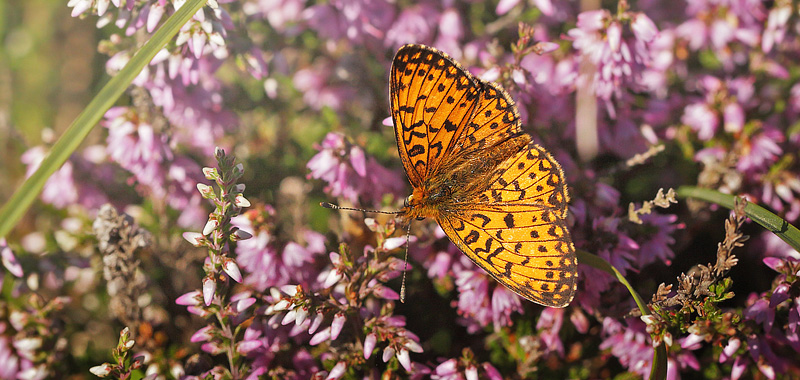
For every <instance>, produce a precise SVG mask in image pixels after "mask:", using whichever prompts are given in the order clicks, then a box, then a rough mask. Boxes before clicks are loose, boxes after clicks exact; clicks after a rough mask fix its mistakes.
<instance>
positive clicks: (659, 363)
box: [576, 249, 667, 379]
mask: <svg viewBox="0 0 800 380" xmlns="http://www.w3.org/2000/svg"><path fill="white" fill-rule="evenodd" d="M576 253H577V255H578V261H579V262H580V263H581V264H586V265H588V266H590V267H592V268H595V269H600V270H602V271H604V272H606V273H608V274H610V275H612V276H614V277H615V278H616V279H617V281H619V282H621V283H622V285H625V287H626V288H627V289H628V292H629V293H630V294H631V296H633V300H634V301H636V306H637V307H638V308H639V311H640V312H641V313H642V315H649V314H650V310H649V309H648V308H647V304H646V303H645V302H644V300H643V299H642V297H641V296H639V293H637V292H636V290H634V289H633V286H631V284H630V283H629V282H628V280H627V279H625V277H623V276H622V273H620V272H619V271H618V270H617V268H614V266H612V265H611V264H609V263H608V261H606V260H605V259H603V258H602V257H600V256H597V255H593V254H591V253H589V252H586V251H583V250H580V249H579V250H576ZM666 378H667V349H666V347H665V345H664V344H659V345H658V347H656V348H655V350H653V366H652V367H651V369H650V379H666Z"/></svg>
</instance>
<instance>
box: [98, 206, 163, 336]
mask: <svg viewBox="0 0 800 380" xmlns="http://www.w3.org/2000/svg"><path fill="white" fill-rule="evenodd" d="M92 230H93V231H94V234H95V236H96V237H97V247H98V248H99V249H100V252H102V254H103V278H105V280H106V282H107V288H108V294H109V295H110V296H111V301H110V302H109V305H108V307H109V311H110V313H111V315H112V316H114V317H116V318H119V319H120V320H121V321H122V323H124V324H125V325H127V326H137V325H138V324H139V322H140V321H141V319H142V310H141V308H140V307H139V303H138V300H139V297H140V296H141V295H142V293H143V291H144V289H145V286H146V282H145V278H144V275H143V274H142V273H141V271H140V270H139V260H137V259H136V257H135V256H134V253H135V252H136V250H137V249H139V248H144V247H146V246H148V245H150V242H151V240H152V238H151V235H150V233H149V232H148V231H146V230H145V229H143V228H140V227H139V226H137V225H136V224H135V223H134V221H133V218H131V217H130V216H129V215H126V214H121V215H120V214H119V213H118V212H117V210H116V209H115V208H114V207H113V206H111V205H109V204H105V205H103V207H101V208H100V211H99V212H98V214H97V218H96V219H95V221H94V223H92Z"/></svg>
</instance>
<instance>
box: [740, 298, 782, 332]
mask: <svg viewBox="0 0 800 380" xmlns="http://www.w3.org/2000/svg"><path fill="white" fill-rule="evenodd" d="M747 303H748V306H747V308H746V309H745V310H744V318H745V319H749V320H752V321H754V322H755V323H758V324H763V326H764V331H766V332H767V333H769V332H770V330H772V325H773V323H774V322H775V309H773V308H771V307H769V301H768V300H766V299H764V298H761V297H759V296H758V295H757V294H755V293H752V294H750V296H749V297H748V298H747Z"/></svg>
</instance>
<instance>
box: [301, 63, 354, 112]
mask: <svg viewBox="0 0 800 380" xmlns="http://www.w3.org/2000/svg"><path fill="white" fill-rule="evenodd" d="M332 67H334V64H333V63H332V62H327V63H322V62H319V63H318V64H316V65H314V66H312V67H310V68H305V69H301V70H298V71H297V73H295V75H294V78H293V83H294V86H295V87H296V88H297V89H298V90H300V92H302V93H303V100H305V102H306V104H307V105H308V106H309V107H311V108H312V109H315V110H321V109H322V108H324V107H330V108H332V109H334V110H337V111H339V110H342V109H343V108H344V106H345V105H346V104H347V103H348V102H349V101H350V100H351V99H353V98H354V97H355V95H356V93H355V90H354V89H353V88H351V87H348V86H346V85H340V84H331V79H332V78H331V77H332V76H333V73H332V71H331V68H332Z"/></svg>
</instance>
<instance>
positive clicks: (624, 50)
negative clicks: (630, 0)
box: [568, 9, 657, 117]
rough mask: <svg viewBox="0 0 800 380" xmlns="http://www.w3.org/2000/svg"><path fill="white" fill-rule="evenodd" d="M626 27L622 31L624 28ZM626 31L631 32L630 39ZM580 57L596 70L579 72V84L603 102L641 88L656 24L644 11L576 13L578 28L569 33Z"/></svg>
mask: <svg viewBox="0 0 800 380" xmlns="http://www.w3.org/2000/svg"><path fill="white" fill-rule="evenodd" d="M625 26H627V28H630V29H627V28H626V29H625V30H623V27H625ZM627 30H631V31H632V33H631V34H632V38H631V37H630V36H629V35H628V33H627ZM568 34H569V36H570V37H571V38H572V39H573V46H574V47H575V49H576V50H578V52H580V54H581V57H582V58H583V59H585V60H587V61H588V62H591V63H592V64H593V65H594V67H595V70H593V71H590V72H585V73H581V75H580V77H579V81H578V86H582V87H589V88H590V89H591V90H592V92H593V93H595V94H596V95H597V96H598V97H599V98H601V99H602V100H604V101H606V104H607V105H608V107H609V112H610V115H611V116H612V117H613V116H614V110H613V108H611V106H610V103H609V101H610V100H611V98H612V96H614V97H616V98H619V97H621V96H622V90H623V89H625V88H630V89H632V90H634V91H640V90H643V89H644V88H643V86H641V84H640V83H641V76H642V72H643V71H644V70H645V68H647V67H649V66H650V65H651V61H652V53H651V44H652V42H653V40H654V38H655V36H656V35H657V30H656V28H655V24H653V22H652V21H651V20H650V19H649V18H648V17H647V16H646V15H645V14H643V13H633V12H624V13H622V14H621V15H620V16H619V17H617V16H612V15H611V13H610V12H609V11H607V10H604V9H603V10H594V11H588V12H583V13H581V14H580V15H578V23H577V28H575V29H572V30H570V31H569V32H568Z"/></svg>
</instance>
